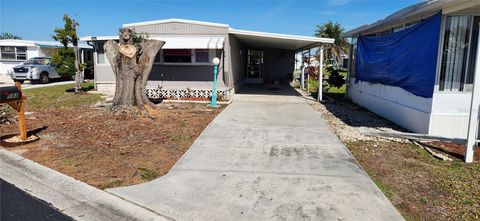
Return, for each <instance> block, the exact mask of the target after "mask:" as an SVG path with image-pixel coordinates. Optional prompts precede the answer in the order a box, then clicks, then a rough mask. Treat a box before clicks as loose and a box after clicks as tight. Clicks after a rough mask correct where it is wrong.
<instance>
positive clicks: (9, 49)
mask: <svg viewBox="0 0 480 221" xmlns="http://www.w3.org/2000/svg"><path fill="white" fill-rule="evenodd" d="M0 50H1V55H2V59H7V60H15V59H16V56H15V47H13V46H1V47H0Z"/></svg>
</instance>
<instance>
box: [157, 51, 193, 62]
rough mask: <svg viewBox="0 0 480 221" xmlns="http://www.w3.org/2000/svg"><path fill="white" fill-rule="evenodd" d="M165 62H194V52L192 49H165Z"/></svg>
mask: <svg viewBox="0 0 480 221" xmlns="http://www.w3.org/2000/svg"><path fill="white" fill-rule="evenodd" d="M163 62H165V63H192V52H191V50H190V49H165V50H163Z"/></svg>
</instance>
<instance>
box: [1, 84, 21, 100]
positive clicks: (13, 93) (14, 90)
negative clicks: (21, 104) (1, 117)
mask: <svg viewBox="0 0 480 221" xmlns="http://www.w3.org/2000/svg"><path fill="white" fill-rule="evenodd" d="M21 99H22V92H21V91H20V90H19V89H18V87H16V86H8V87H0V103H6V102H9V101H18V100H21Z"/></svg>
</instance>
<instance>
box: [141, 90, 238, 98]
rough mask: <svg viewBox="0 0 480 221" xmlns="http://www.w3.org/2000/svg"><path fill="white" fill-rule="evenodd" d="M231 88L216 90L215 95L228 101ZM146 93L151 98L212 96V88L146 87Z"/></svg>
mask: <svg viewBox="0 0 480 221" xmlns="http://www.w3.org/2000/svg"><path fill="white" fill-rule="evenodd" d="M231 90H232V89H219V90H217V97H218V99H220V100H223V101H230V99H231ZM147 95H148V97H149V98H151V99H181V98H189V97H194V98H208V99H211V98H212V90H211V89H210V90H208V89H158V88H147Z"/></svg>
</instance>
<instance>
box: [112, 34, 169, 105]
mask: <svg viewBox="0 0 480 221" xmlns="http://www.w3.org/2000/svg"><path fill="white" fill-rule="evenodd" d="M135 35H136V33H135V32H134V31H133V30H131V29H128V28H122V29H120V33H119V42H118V43H117V42H116V41H113V40H109V41H107V42H106V43H105V45H104V49H105V54H106V56H107V59H108V61H109V62H110V64H111V66H112V69H113V73H114V74H115V83H116V84H115V96H114V98H113V105H112V110H113V111H127V112H135V111H138V112H142V111H147V112H148V111H149V107H152V108H153V107H154V106H155V105H154V104H153V103H152V102H151V101H150V100H149V99H148V97H147V94H146V90H145V89H146V85H147V81H148V77H149V75H150V71H151V70H152V65H153V61H154V59H155V56H156V55H157V53H158V51H159V50H160V48H161V47H162V46H163V45H164V44H165V42H164V41H158V40H148V39H144V38H138V36H135ZM134 38H136V39H139V42H134Z"/></svg>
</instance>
